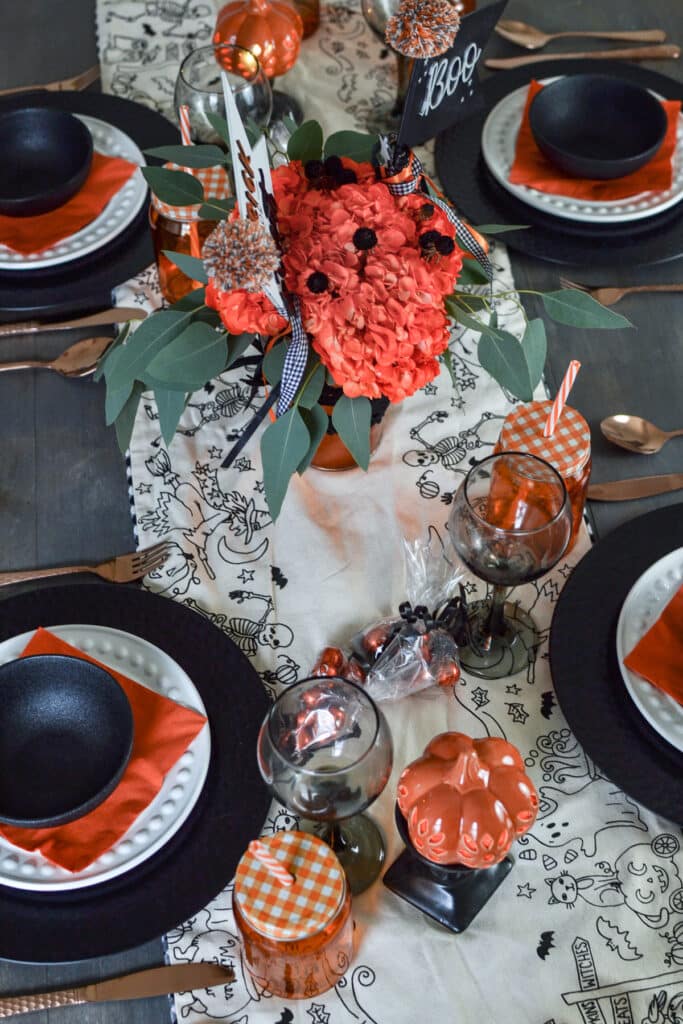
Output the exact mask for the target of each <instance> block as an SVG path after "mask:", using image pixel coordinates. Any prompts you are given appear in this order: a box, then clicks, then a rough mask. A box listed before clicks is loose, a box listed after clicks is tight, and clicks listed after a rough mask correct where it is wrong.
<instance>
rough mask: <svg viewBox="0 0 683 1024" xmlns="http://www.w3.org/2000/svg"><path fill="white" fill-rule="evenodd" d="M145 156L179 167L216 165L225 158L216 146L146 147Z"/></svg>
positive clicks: (221, 162) (223, 161)
mask: <svg viewBox="0 0 683 1024" xmlns="http://www.w3.org/2000/svg"><path fill="white" fill-rule="evenodd" d="M145 156H155V157H158V158H159V159H160V160H166V161H170V162H171V163H174V164H178V165H179V166H180V167H216V166H218V165H219V164H223V163H225V158H226V154H225V153H224V152H223V150H222V149H219V148H218V146H157V147H156V149H146V150H145Z"/></svg>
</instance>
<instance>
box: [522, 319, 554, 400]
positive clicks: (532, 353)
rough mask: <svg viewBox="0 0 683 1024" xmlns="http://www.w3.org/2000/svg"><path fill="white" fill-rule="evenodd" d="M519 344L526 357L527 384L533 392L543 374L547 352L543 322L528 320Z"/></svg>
mask: <svg viewBox="0 0 683 1024" xmlns="http://www.w3.org/2000/svg"><path fill="white" fill-rule="evenodd" d="M521 346H522V352H523V353H524V358H525V359H526V365H527V372H528V374H529V384H530V386H531V390H532V392H533V391H534V390H535V388H536V385H537V384H538V383H539V382H540V380H541V377H542V376H543V368H544V366H545V357H546V355H547V352H548V342H547V339H546V335H545V324H544V323H543V321H542V320H540V319H536V320H530V321H529V323H528V324H527V325H526V328H525V330H524V334H523V336H522V341H521Z"/></svg>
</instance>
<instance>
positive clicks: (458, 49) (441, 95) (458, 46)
mask: <svg viewBox="0 0 683 1024" xmlns="http://www.w3.org/2000/svg"><path fill="white" fill-rule="evenodd" d="M506 4H507V0H499V2H498V3H495V4H491V6H489V7H484V8H482V9H481V10H480V11H475V12H474V13H473V14H468V15H466V17H464V18H463V19H462V21H461V23H460V28H459V29H458V34H457V35H456V37H455V41H454V43H453V45H452V46H451V48H450V50H446V52H445V53H442V54H441V55H440V56H438V57H428V58H427V59H426V60H416V61H415V62H414V64H413V70H412V74H411V76H410V83H409V85H408V93H407V95H406V99H405V104H404V107H403V117H402V118H401V126H400V128H399V131H398V140H397V143H398V145H399V146H407V147H408V148H412V147H413V146H419V145H420V144H421V143H423V142H426V141H427V139H432V138H434V136H435V135H438V134H439V133H440V132H442V131H444V130H445V129H446V128H448V127H449V126H450V125H452V124H454V123H455V122H456V121H462V120H463V119H464V118H465V117H469V116H470V115H471V114H475V113H476V112H477V111H478V110H480V109H481V107H482V104H483V99H482V96H481V93H480V92H479V91H478V86H479V77H478V74H477V65H478V64H479V58H480V57H481V55H482V52H483V50H484V47H485V46H486V44H487V42H488V40H489V36H490V35H491V33H492V32H493V28H494V26H495V24H496V22H497V21H498V19H499V18H500V16H501V14H502V13H503V9H504V7H505V5H506Z"/></svg>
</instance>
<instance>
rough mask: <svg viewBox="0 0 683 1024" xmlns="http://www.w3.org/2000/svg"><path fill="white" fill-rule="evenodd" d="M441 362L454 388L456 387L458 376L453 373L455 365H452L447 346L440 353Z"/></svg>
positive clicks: (451, 357)
mask: <svg viewBox="0 0 683 1024" xmlns="http://www.w3.org/2000/svg"><path fill="white" fill-rule="evenodd" d="M441 362H442V363H443V364H444V366H445V367H446V369H447V370H448V375H449V377H450V378H451V384H452V385H453V387H454V388H457V387H458V378H457V377H456V375H455V367H454V366H453V356H452V355H451V350H450V349H449V348H447V349H444V351H443V352H442V353H441Z"/></svg>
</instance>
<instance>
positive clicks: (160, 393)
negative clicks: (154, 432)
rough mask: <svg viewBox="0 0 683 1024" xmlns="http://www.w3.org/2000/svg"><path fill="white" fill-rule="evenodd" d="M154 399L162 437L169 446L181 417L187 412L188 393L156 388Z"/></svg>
mask: <svg viewBox="0 0 683 1024" xmlns="http://www.w3.org/2000/svg"><path fill="white" fill-rule="evenodd" d="M154 399H155V401H156V403H157V409H158V411H159V427H160V429H161V436H162V437H163V439H164V441H165V442H166V444H167V445H169V444H170V443H171V441H172V440H173V436H174V434H175V432H176V430H177V429H178V423H179V422H180V417H181V416H182V414H183V412H184V410H185V404H186V402H187V393H186V392H185V391H169V390H166V389H164V388H155V389H154Z"/></svg>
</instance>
